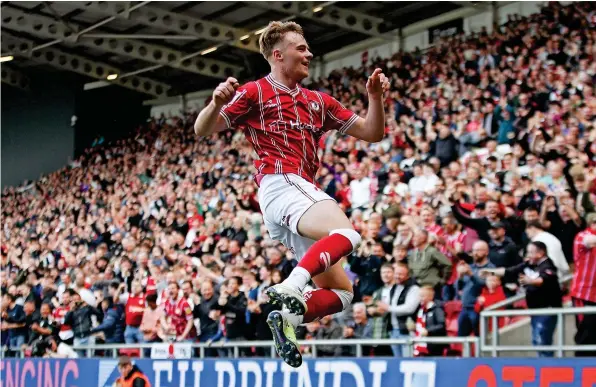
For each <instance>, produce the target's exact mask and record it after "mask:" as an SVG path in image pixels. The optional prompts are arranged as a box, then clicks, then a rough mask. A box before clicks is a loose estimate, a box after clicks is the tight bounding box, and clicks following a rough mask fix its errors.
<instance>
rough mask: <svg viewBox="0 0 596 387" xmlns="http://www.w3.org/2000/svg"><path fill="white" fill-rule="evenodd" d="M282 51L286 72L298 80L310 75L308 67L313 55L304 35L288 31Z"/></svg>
mask: <svg viewBox="0 0 596 387" xmlns="http://www.w3.org/2000/svg"><path fill="white" fill-rule="evenodd" d="M280 53H281V63H282V66H283V70H284V73H286V74H288V75H289V76H290V77H292V78H294V79H296V80H298V81H300V80H302V79H304V78H306V77H308V69H309V66H310V61H311V59H312V57H313V55H312V53H311V52H310V50H309V47H308V43H306V40H305V39H304V37H303V36H302V35H299V34H297V33H295V32H290V33H287V34H286V35H285V36H284V40H283V45H282V47H281V48H280Z"/></svg>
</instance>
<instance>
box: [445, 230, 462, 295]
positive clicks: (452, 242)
mask: <svg viewBox="0 0 596 387" xmlns="http://www.w3.org/2000/svg"><path fill="white" fill-rule="evenodd" d="M443 238H445V244H444V245H443V246H441V249H440V251H441V253H443V254H445V256H446V257H447V258H449V259H450V260H451V263H452V264H453V267H454V268H455V265H456V264H457V262H458V260H459V259H458V257H457V256H455V255H453V254H452V253H451V251H450V250H449V248H450V249H451V250H456V247H457V245H460V246H461V247H462V251H463V246H464V240H465V239H466V234H465V233H463V232H461V231H456V232H454V233H453V234H447V233H445V235H443ZM457 276H458V274H457V270H455V269H454V270H453V271H452V272H451V278H449V279H448V280H447V284H448V285H451V284H453V283H454V282H455V281H456V280H457Z"/></svg>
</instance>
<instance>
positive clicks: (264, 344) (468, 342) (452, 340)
mask: <svg viewBox="0 0 596 387" xmlns="http://www.w3.org/2000/svg"><path fill="white" fill-rule="evenodd" d="M418 343H426V344H446V345H449V344H462V357H471V356H473V351H472V345H474V346H475V347H476V348H477V347H478V343H479V339H478V337H411V338H403V339H354V340H352V339H343V340H303V341H300V342H299V345H300V346H301V347H305V346H306V347H310V349H311V351H310V354H309V355H308V356H310V357H313V358H316V357H317V348H320V347H321V346H342V347H356V351H355V356H356V357H363V350H362V348H363V347H365V346H366V347H371V346H391V345H403V346H404V349H406V348H407V351H404V357H408V356H411V354H412V353H413V348H414V345H415V344H418ZM174 345H175V343H174ZM152 346H153V344H151V343H143V344H95V345H91V346H88V345H85V346H73V349H74V350H75V351H79V352H80V351H84V352H85V354H86V357H93V356H95V353H96V352H97V351H102V352H104V356H112V357H117V356H118V355H119V353H120V350H127V349H128V350H131V349H132V350H139V356H140V357H143V356H144V355H145V353H144V352H145V351H144V350H150V349H151V348H152ZM191 347H192V348H196V349H198V353H199V358H209V357H210V356H208V355H209V354H210V353H209V352H211V351H208V350H209V349H211V350H213V349H228V350H229V349H231V352H232V355H233V356H234V357H235V358H238V357H240V349H241V348H269V356H270V357H271V358H275V357H277V354H276V351H275V346H274V342H273V341H231V342H213V343H209V344H208V343H193V344H191ZM107 353H109V355H108V354H107ZM305 356H307V355H305ZM21 357H24V352H21Z"/></svg>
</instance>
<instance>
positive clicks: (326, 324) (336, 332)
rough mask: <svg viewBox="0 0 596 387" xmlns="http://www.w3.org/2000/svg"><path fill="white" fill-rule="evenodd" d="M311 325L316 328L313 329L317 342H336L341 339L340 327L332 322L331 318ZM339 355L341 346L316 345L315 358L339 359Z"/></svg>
mask: <svg viewBox="0 0 596 387" xmlns="http://www.w3.org/2000/svg"><path fill="white" fill-rule="evenodd" d="M313 325H315V326H317V327H316V328H315V329H316V334H315V338H316V339H317V340H336V339H340V338H342V337H343V329H342V327H341V326H340V325H339V324H338V323H337V322H336V321H335V320H333V317H332V316H325V317H323V318H322V319H321V321H319V322H316V323H314V324H313ZM341 354H342V347H341V345H320V346H319V345H317V356H319V357H339V356H341Z"/></svg>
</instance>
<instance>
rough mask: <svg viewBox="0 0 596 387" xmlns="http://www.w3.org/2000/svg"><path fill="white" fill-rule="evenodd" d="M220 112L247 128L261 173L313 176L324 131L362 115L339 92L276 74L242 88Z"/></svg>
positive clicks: (228, 120)
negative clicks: (292, 84)
mask: <svg viewBox="0 0 596 387" xmlns="http://www.w3.org/2000/svg"><path fill="white" fill-rule="evenodd" d="M220 114H221V116H222V117H223V118H224V120H225V121H226V123H227V125H228V126H229V127H231V128H232V127H233V128H240V129H242V130H243V131H244V135H245V136H246V139H247V140H248V141H249V142H250V143H251V144H252V146H253V148H254V150H255V152H256V153H257V155H258V157H259V158H258V159H257V160H255V163H254V164H255V168H256V169H257V171H258V172H257V173H258V174H263V175H267V174H278V173H279V174H281V173H294V174H297V175H299V176H302V177H303V178H304V179H306V180H308V181H310V182H314V179H315V175H316V173H317V170H318V169H319V158H318V156H317V149H318V143H319V140H320V139H321V137H322V136H323V135H324V134H325V132H327V131H329V130H333V129H336V130H338V131H339V132H341V133H345V132H346V131H347V130H348V129H349V128H350V127H351V126H352V125H353V124H354V123H355V122H356V120H357V119H358V115H356V114H355V113H354V112H352V111H351V110H349V109H346V108H345V107H343V106H342V105H341V104H340V103H339V102H338V101H337V100H336V99H335V98H333V97H331V96H329V95H327V94H325V93H321V92H318V91H311V90H307V89H303V88H302V87H300V86H299V85H297V86H296V88H294V89H293V90H291V89H290V88H288V87H287V86H285V85H282V84H281V83H279V82H278V81H276V80H275V79H273V77H272V76H271V75H268V76H266V77H265V78H261V79H259V80H256V81H254V82H249V83H247V84H245V85H243V86H241V87H240V88H238V90H237V91H236V95H235V96H234V98H233V99H232V101H231V102H230V103H229V104H227V105H226V106H224V108H223V109H222V110H221V111H220Z"/></svg>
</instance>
